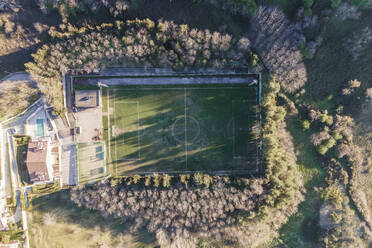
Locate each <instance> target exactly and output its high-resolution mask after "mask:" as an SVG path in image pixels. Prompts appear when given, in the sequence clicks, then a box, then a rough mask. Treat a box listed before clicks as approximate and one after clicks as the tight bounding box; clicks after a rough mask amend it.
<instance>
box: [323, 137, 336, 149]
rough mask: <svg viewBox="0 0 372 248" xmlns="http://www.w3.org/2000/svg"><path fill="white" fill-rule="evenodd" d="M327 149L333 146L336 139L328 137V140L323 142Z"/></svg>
mask: <svg viewBox="0 0 372 248" xmlns="http://www.w3.org/2000/svg"><path fill="white" fill-rule="evenodd" d="M324 145H325V146H326V147H327V148H328V149H331V148H332V147H334V146H335V145H336V140H335V139H334V138H330V139H329V140H327V141H326V142H325V144H324Z"/></svg>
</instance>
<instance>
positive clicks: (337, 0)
mask: <svg viewBox="0 0 372 248" xmlns="http://www.w3.org/2000/svg"><path fill="white" fill-rule="evenodd" d="M341 2H342V0H331V7H332V8H334V9H336V8H337V7H338V6H339V5H340V4H341Z"/></svg>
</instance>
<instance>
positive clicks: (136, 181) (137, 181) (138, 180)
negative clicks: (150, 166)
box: [133, 175, 142, 184]
mask: <svg viewBox="0 0 372 248" xmlns="http://www.w3.org/2000/svg"><path fill="white" fill-rule="evenodd" d="M141 179H142V176H141V175H134V176H133V182H134V184H137V183H139V182H140V181H141Z"/></svg>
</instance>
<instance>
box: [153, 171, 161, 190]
mask: <svg viewBox="0 0 372 248" xmlns="http://www.w3.org/2000/svg"><path fill="white" fill-rule="evenodd" d="M153 182H154V186H155V187H159V186H160V183H161V176H160V175H159V174H158V173H154V175H153Z"/></svg>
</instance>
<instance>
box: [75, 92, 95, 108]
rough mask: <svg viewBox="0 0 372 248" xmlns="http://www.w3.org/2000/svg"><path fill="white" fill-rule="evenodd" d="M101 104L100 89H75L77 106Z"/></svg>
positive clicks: (90, 106)
mask: <svg viewBox="0 0 372 248" xmlns="http://www.w3.org/2000/svg"><path fill="white" fill-rule="evenodd" d="M98 105H99V91H98V90H76V91H75V107H77V108H92V107H97V106H98Z"/></svg>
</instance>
